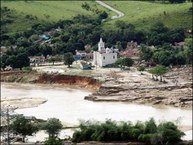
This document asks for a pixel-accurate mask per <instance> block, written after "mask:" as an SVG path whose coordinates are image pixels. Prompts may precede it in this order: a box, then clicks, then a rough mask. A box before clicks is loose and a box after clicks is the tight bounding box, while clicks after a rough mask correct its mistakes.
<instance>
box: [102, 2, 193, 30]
mask: <svg viewBox="0 0 193 145" xmlns="http://www.w3.org/2000/svg"><path fill="white" fill-rule="evenodd" d="M105 3H106V4H108V5H110V6H112V7H114V8H116V9H118V10H120V11H122V12H123V13H124V14H125V16H124V17H121V18H120V19H119V20H123V21H126V22H128V23H132V24H134V25H135V26H136V27H138V28H143V29H145V28H148V27H149V26H150V25H151V24H152V23H155V22H157V21H161V22H163V23H164V24H165V25H166V26H168V27H179V26H180V27H183V28H189V29H191V28H192V12H191V11H190V10H189V9H190V8H191V7H192V4H191V3H183V4H162V3H155V2H142V1H105ZM115 21H116V20H111V21H109V22H107V23H106V24H105V25H104V27H105V28H109V27H111V26H112V24H114V23H115Z"/></svg>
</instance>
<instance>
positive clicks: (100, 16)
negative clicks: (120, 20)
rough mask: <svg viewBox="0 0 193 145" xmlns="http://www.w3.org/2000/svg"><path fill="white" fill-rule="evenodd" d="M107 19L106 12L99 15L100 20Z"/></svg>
mask: <svg viewBox="0 0 193 145" xmlns="http://www.w3.org/2000/svg"><path fill="white" fill-rule="evenodd" d="M107 17H108V14H107V12H105V11H103V12H102V13H100V14H99V18H100V19H106V18H107Z"/></svg>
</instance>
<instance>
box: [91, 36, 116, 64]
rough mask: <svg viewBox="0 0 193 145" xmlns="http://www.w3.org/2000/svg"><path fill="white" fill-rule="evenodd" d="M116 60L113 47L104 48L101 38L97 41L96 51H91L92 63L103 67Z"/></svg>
mask: <svg viewBox="0 0 193 145" xmlns="http://www.w3.org/2000/svg"><path fill="white" fill-rule="evenodd" d="M116 61H117V52H116V51H115V50H114V49H113V48H105V43H104V42H103V40H102V38H100V41H99V43H98V51H94V52H93V64H94V65H96V66H99V67H103V66H106V65H109V64H113V63H115V62H116Z"/></svg>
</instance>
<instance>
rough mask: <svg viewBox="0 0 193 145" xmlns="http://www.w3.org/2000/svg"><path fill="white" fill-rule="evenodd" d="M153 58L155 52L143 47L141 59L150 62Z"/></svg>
mask: <svg viewBox="0 0 193 145" xmlns="http://www.w3.org/2000/svg"><path fill="white" fill-rule="evenodd" d="M152 56H153V51H152V50H151V49H150V48H149V47H147V46H145V45H141V48H140V59H141V60H145V61H150V60H151V58H152Z"/></svg>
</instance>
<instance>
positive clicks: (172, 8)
mask: <svg viewBox="0 0 193 145" xmlns="http://www.w3.org/2000/svg"><path fill="white" fill-rule="evenodd" d="M86 2H87V3H88V4H89V6H90V7H91V8H95V9H99V10H102V11H104V10H105V11H106V12H107V13H108V14H109V17H112V16H114V15H116V14H115V13H114V12H112V11H110V10H108V9H106V8H104V7H102V6H101V5H99V4H97V3H96V2H95V1H86ZM83 3H85V1H1V7H7V8H9V9H11V10H13V11H12V13H10V14H9V15H2V18H3V19H4V18H5V19H6V17H8V18H9V19H11V20H12V22H10V23H7V24H6V25H4V26H3V29H5V30H6V31H7V33H9V34H11V33H15V32H20V31H24V30H26V29H28V28H30V27H31V26H32V25H33V24H36V23H44V22H55V21H58V20H60V19H71V18H72V17H73V16H76V15H78V14H85V15H93V14H94V13H93V12H91V11H87V10H85V9H83V8H82V7H81V5H82V4H83ZM105 3H106V4H108V5H110V6H112V7H113V8H115V9H118V10H120V11H122V12H123V13H124V14H125V16H123V17H121V18H118V19H114V20H110V19H108V20H107V21H106V22H104V27H103V28H104V29H113V28H114V23H115V21H117V20H123V21H125V22H127V23H131V24H134V25H135V26H136V27H137V28H138V29H147V28H149V26H150V25H152V23H155V22H157V21H161V22H163V23H164V24H166V25H167V26H169V27H183V28H188V29H191V28H192V12H191V11H190V10H189V9H190V7H191V6H192V5H191V3H183V4H161V3H153V2H142V1H105Z"/></svg>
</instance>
